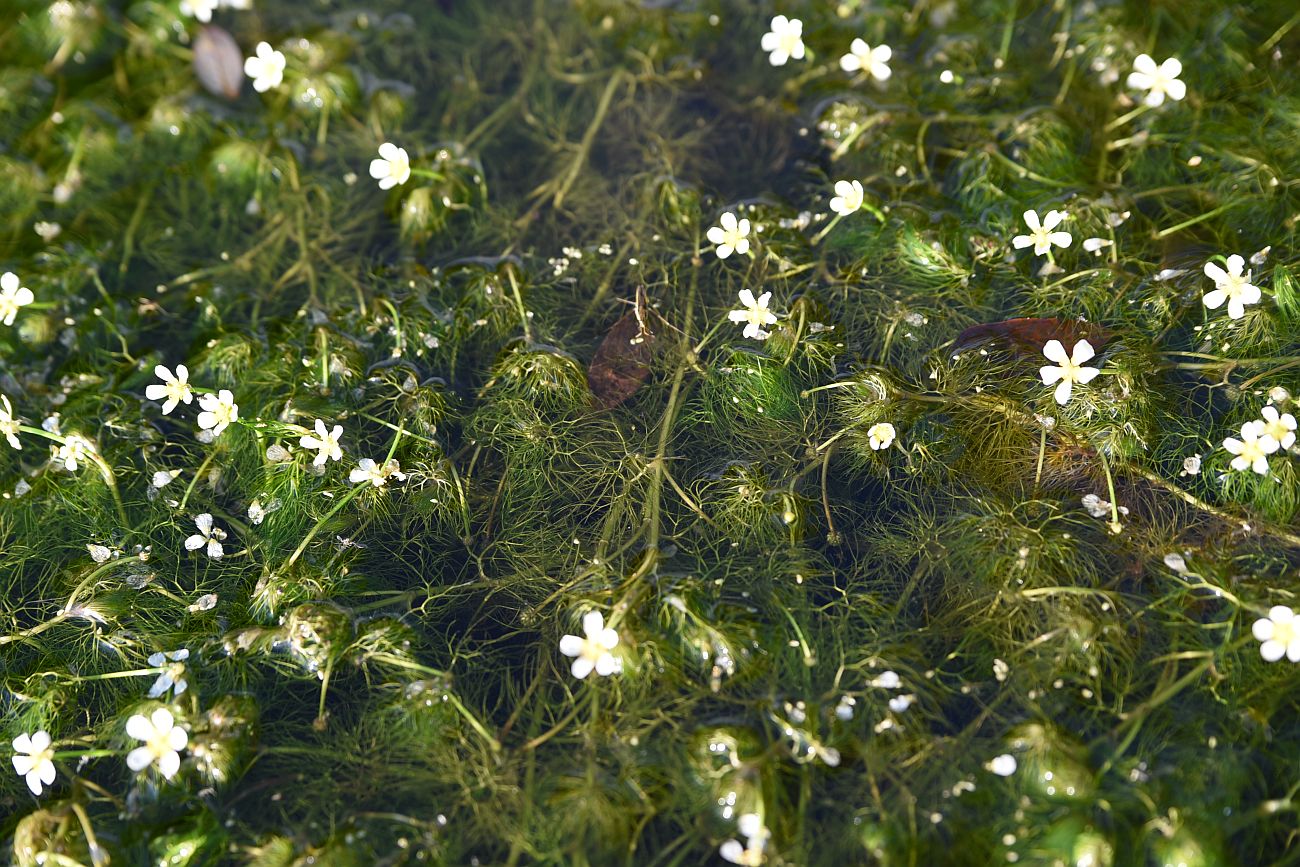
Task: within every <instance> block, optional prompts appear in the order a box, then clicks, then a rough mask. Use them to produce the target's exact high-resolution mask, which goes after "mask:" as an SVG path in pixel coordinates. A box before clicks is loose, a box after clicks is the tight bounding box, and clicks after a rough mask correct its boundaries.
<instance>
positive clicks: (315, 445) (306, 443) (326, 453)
mask: <svg viewBox="0 0 1300 867" xmlns="http://www.w3.org/2000/svg"><path fill="white" fill-rule="evenodd" d="M341 436H343V425H341V424H336V425H334V430H331V431H327V430H325V422H323V421H321V420H320V419H316V436H312V435H311V434H305V435H304V436H303V437H302V439H300V440H298V445H300V446H302V447H303V448H305V449H316V450H317V454H316V460H314V461H312V463H313V464H315V465H316V466H318V467H323V466H325V462H326V461H328V460H335V461H337V460H342V458H343V447H342V446H341V445H339V437H341Z"/></svg>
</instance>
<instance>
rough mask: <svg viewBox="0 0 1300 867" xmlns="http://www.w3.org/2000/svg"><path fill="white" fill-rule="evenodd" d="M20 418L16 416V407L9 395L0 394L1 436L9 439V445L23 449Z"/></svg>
mask: <svg viewBox="0 0 1300 867" xmlns="http://www.w3.org/2000/svg"><path fill="white" fill-rule="evenodd" d="M18 426H19V423H18V419H16V418H14V407H13V404H11V403H10V402H9V397H8V396H7V395H3V394H0V436H3V437H4V438H5V439H6V440H8V441H9V445H11V446H13V447H14V448H16V449H19V450H21V449H22V447H23V444H22V443H20V442H18Z"/></svg>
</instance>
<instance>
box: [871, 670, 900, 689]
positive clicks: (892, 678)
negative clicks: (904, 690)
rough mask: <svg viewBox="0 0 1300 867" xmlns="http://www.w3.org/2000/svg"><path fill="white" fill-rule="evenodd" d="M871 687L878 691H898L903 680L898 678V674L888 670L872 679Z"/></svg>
mask: <svg viewBox="0 0 1300 867" xmlns="http://www.w3.org/2000/svg"><path fill="white" fill-rule="evenodd" d="M871 685H872V686H874V687H877V688H879V689H898V688H900V687H901V686H902V685H903V679H902V678H901V677H899V676H898V672H896V671H894V670H893V669H889V670H886V671H882V672H880V674H878V675H876V676H875V677H874V678H872V680H871Z"/></svg>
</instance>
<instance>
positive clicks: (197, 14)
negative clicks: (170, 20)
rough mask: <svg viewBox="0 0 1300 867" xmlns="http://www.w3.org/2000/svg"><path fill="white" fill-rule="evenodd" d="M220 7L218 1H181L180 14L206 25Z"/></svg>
mask: <svg viewBox="0 0 1300 867" xmlns="http://www.w3.org/2000/svg"><path fill="white" fill-rule="evenodd" d="M220 5H221V3H220V2H219V0H181V14H182V15H188V16H190V17H191V18H193V19H194V20H196V21H202V22H203V23H204V24H207V23H208V22H209V21H211V20H212V13H213V12H215V11H216V10H217V7H218V6H220Z"/></svg>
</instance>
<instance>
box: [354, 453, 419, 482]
mask: <svg viewBox="0 0 1300 867" xmlns="http://www.w3.org/2000/svg"><path fill="white" fill-rule="evenodd" d="M389 479H397V480H398V481H399V482H404V481H406V473H404V472H402V465H401V464H399V463H398V462H397V461H395V460H388V461H385V462H384V464H383V465H382V466H380V465H379V464H377V463H375V462H374V461H372V460H371V459H370V458H362V459H361V460H359V461H357V465H356V467H355V468H354V469H353V470H352V472H350V473H348V481H349V482H351V483H352V484H354V485H359V484H362V483H363V482H369V483H370V484H372V485H374V486H375V487H376V488H382V487H383V486H384V485H386V484H387V483H388V480H389Z"/></svg>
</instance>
